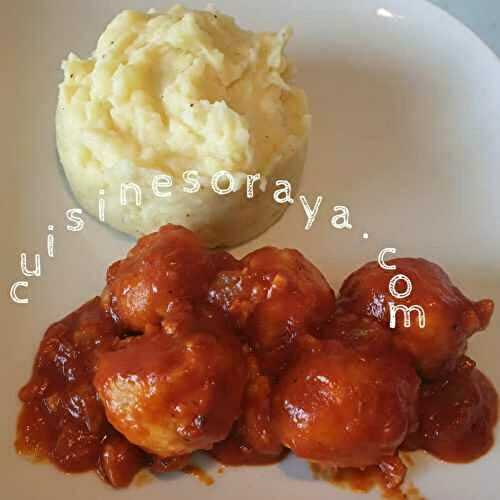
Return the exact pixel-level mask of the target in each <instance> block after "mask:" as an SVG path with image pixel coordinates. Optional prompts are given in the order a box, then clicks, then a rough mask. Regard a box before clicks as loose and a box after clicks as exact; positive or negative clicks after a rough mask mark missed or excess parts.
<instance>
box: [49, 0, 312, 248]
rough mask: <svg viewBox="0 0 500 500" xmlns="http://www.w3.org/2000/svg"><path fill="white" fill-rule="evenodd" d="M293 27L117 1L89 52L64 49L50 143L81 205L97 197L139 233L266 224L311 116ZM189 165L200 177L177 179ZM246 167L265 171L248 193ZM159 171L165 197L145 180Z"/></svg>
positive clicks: (220, 230) (251, 228)
mask: <svg viewBox="0 0 500 500" xmlns="http://www.w3.org/2000/svg"><path fill="white" fill-rule="evenodd" d="M289 37H290V30H289V29H288V28H285V29H283V30H281V31H280V32H279V33H252V32H249V31H244V30H242V29H240V28H239V27H238V26H237V25H236V24H235V22H234V20H233V19H232V18H230V17H227V16H225V15H222V14H220V13H219V12H217V11H203V12H202V11H190V10H187V9H185V8H183V7H181V6H175V7H173V8H171V9H170V10H169V11H168V12H166V13H156V12H150V13H147V14H146V13H142V12H136V11H125V12H122V13H121V14H119V15H118V16H117V17H116V18H115V19H114V20H113V21H112V22H111V24H110V25H109V26H108V27H107V28H106V30H105V31H104V33H103V34H102V35H101V37H100V39H99V41H98V44H97V49H96V50H95V52H94V54H93V55H92V57H91V58H89V59H80V58H78V57H77V56H75V55H74V54H70V56H69V57H68V59H67V60H66V61H65V62H64V63H63V69H64V82H63V83H62V84H61V85H60V92H59V103H58V109H57V117H56V128H57V145H58V150H59V155H60V159H61V161H62V164H63V166H64V169H65V172H66V175H67V177H68V180H69V183H70V185H71V188H72V190H73V192H74V194H75V195H76V197H77V199H78V200H79V202H80V203H81V205H82V206H83V208H85V209H86V210H87V211H89V212H90V213H92V214H94V215H97V213H98V207H99V199H100V198H101V199H104V200H105V202H106V205H105V206H106V211H105V221H106V222H107V223H108V224H110V225H111V226H113V227H115V228H117V229H119V230H121V231H124V232H126V233H129V234H132V235H135V236H139V235H142V234H145V233H149V232H151V231H153V230H155V229H157V228H158V227H159V226H161V225H163V224H165V223H167V222H170V223H175V224H181V225H184V226H186V227H188V228H190V229H192V230H195V231H197V232H199V233H200V234H201V235H202V236H203V237H204V238H205V240H206V241H207V243H208V244H210V245H211V246H220V245H234V244H237V243H239V242H242V241H244V240H247V239H249V238H251V237H253V236H255V235H257V234H258V233H260V232H262V231H263V230H265V229H266V228H267V227H269V226H270V225H271V224H273V223H274V222H275V221H276V220H277V219H278V217H279V216H280V215H281V213H282V212H283V210H284V209H285V206H286V205H279V204H276V203H275V202H274V201H273V198H272V193H271V192H270V191H272V189H271V190H270V189H269V188H270V187H273V185H272V183H273V181H274V180H275V179H277V178H280V179H287V180H289V181H290V182H291V184H292V186H293V187H295V185H296V184H297V183H298V180H299V178H300V175H301V172H302V169H303V165H304V158H305V151H306V146H307V136H308V130H309V123H310V117H309V115H308V110H307V102H306V98H305V95H304V93H303V91H302V90H299V89H297V88H295V87H293V86H292V85H291V84H290V78H291V73H292V71H291V66H290V64H289V63H288V61H287V59H286V57H285V56H284V55H283V51H284V48H285V45H286V43H287V41H288V39H289ZM190 170H194V171H196V172H197V173H198V177H199V180H200V184H201V189H200V190H199V191H198V192H197V193H195V194H193V193H189V192H186V191H187V190H186V189H185V187H186V185H185V183H184V182H183V174H184V173H185V172H186V171H190ZM222 170H224V171H226V172H229V173H231V175H233V176H234V178H235V179H236V183H235V190H234V191H232V192H231V193H229V194H226V195H220V194H217V193H215V192H214V191H213V190H212V189H211V188H210V186H211V184H210V181H211V178H212V176H213V175H214V174H216V173H217V172H220V171H222ZM248 174H261V181H264V182H262V183H261V186H260V189H259V188H258V186H259V183H257V184H256V189H255V194H254V197H253V199H248V198H247V193H246V189H244V185H245V181H246V179H247V175H248ZM158 175H163V176H165V175H167V176H169V177H170V178H171V179H172V186H171V187H170V186H169V187H170V189H168V190H163V192H162V193H163V194H162V196H158V195H157V194H155V190H153V189H152V184H153V183H154V179H155V177H157V176H158ZM124 183H134V184H135V186H136V187H135V188H134V189H135V191H137V188H139V189H140V192H141V199H140V206H138V204H137V203H135V202H134V201H133V200H131V199H128V201H127V203H126V204H125V205H124V203H123V201H124V200H123V197H122V200H121V201H120V192H121V190H122V189H123V188H122V185H123V184H124ZM265 186H267V192H265V191H266V190H265ZM156 191H158V190H156ZM166 192H168V194H165V193H166Z"/></svg>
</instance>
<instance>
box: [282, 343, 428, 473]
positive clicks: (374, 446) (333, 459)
mask: <svg viewBox="0 0 500 500" xmlns="http://www.w3.org/2000/svg"><path fill="white" fill-rule="evenodd" d="M419 387H420V380H419V378H418V377H417V374H416V373H415V370H414V369H413V368H412V366H411V365H410V363H409V362H408V360H407V358H406V356H402V355H400V354H398V353H396V352H394V351H386V352H383V353H380V354H376V355H375V356H373V357H368V356H367V355H366V353H361V352H357V351H354V350H352V349H347V348H346V347H345V346H343V345H342V344H341V343H340V342H336V341H325V342H324V343H323V344H322V345H321V348H320V349H319V350H316V351H312V352H305V353H303V354H302V355H301V357H300V358H299V359H298V361H297V362H296V363H294V364H292V366H291V367H290V368H289V369H288V370H287V372H286V373H285V375H284V376H283V377H282V378H281V380H280V382H279V384H278V387H277V390H276V392H275V396H274V411H275V415H276V419H277V420H276V427H277V429H278V433H279V436H280V438H281V441H282V442H283V443H284V444H285V445H286V446H287V447H289V448H290V449H291V450H292V451H293V452H294V453H295V454H296V455H297V456H299V457H302V458H305V459H307V460H309V461H314V462H320V463H322V464H327V465H330V466H334V467H358V468H359V467H366V466H369V465H374V464H379V463H380V462H382V461H383V460H384V458H386V457H388V456H392V455H394V454H395V453H396V452H397V449H398V447H399V446H400V445H401V443H402V442H403V441H404V439H405V437H406V436H407V434H408V432H410V431H413V430H415V428H416V425H417V420H416V402H417V399H418V390H419Z"/></svg>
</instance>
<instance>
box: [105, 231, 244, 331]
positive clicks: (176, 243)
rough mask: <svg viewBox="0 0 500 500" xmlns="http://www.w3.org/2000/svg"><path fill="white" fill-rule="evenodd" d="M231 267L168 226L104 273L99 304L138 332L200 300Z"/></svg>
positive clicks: (186, 234)
mask: <svg viewBox="0 0 500 500" xmlns="http://www.w3.org/2000/svg"><path fill="white" fill-rule="evenodd" d="M233 262H235V260H234V259H233V258H232V257H231V255H229V254H228V253H226V252H210V251H209V250H208V249H206V248H205V247H204V246H203V245H202V243H201V241H200V239H199V238H198V237H197V236H196V235H195V234H194V233H192V232H191V231H188V230H187V229H184V228H183V227H180V226H173V225H167V226H164V227H162V228H161V229H160V230H159V231H158V232H156V233H152V234H149V235H147V236H144V237H143V238H141V239H140V240H139V241H138V242H137V245H136V246H135V247H134V248H132V250H130V252H129V253H128V255H127V257H126V258H125V259H123V260H119V261H117V262H115V263H114V264H112V265H111V266H110V267H109V269H108V272H107V286H106V288H105V290H104V292H103V294H102V300H103V304H104V306H105V308H106V309H107V310H109V311H110V313H111V314H112V315H113V316H114V317H115V318H116V319H118V320H119V321H120V323H121V324H123V325H124V326H125V327H126V328H127V329H129V330H133V331H137V332H143V331H144V330H145V328H146V326H147V325H156V324H159V323H160V322H161V321H162V320H164V319H165V318H166V317H168V315H169V312H170V310H171V308H172V306H173V305H174V304H179V303H180V304H188V305H189V304H191V303H192V302H193V301H197V300H199V299H201V298H204V296H205V295H206V292H207V289H208V285H209V283H210V281H211V280H212V279H213V278H214V277H215V274H216V273H217V271H218V270H219V268H225V269H229V268H231V266H232V265H234V264H233Z"/></svg>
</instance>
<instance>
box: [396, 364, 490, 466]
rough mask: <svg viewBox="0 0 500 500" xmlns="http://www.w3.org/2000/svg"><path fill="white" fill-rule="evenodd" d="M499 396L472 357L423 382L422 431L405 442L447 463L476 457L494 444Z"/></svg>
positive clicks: (461, 461)
mask: <svg viewBox="0 0 500 500" xmlns="http://www.w3.org/2000/svg"><path fill="white" fill-rule="evenodd" d="M497 417H498V395H497V392H496V390H495V388H494V386H493V385H492V384H491V382H490V381H489V380H488V379H487V378H486V377H485V376H484V375H483V374H482V373H481V372H480V371H479V370H478V369H477V368H476V367H475V363H474V362H473V361H472V360H470V359H469V358H463V359H462V361H461V362H460V363H459V366H458V368H457V370H456V371H455V372H453V373H452V374H451V375H449V376H448V377H446V378H444V379H443V380H440V381H437V382H434V383H431V384H424V385H423V387H422V390H421V394H420V401H419V421H420V426H419V430H418V431H417V432H416V433H415V434H413V435H411V436H410V437H409V438H408V439H407V442H406V443H405V448H407V449H412V450H415V449H419V448H421V449H424V450H427V451H428V452H430V453H432V454H433V455H435V456H436V457H439V458H440V459H442V460H445V461H447V462H457V463H466V462H472V461H473V460H476V459H477V458H479V457H480V456H482V455H484V454H485V453H487V452H488V451H489V450H490V448H491V447H492V446H493V442H494V435H493V429H494V427H495V424H496V422H497Z"/></svg>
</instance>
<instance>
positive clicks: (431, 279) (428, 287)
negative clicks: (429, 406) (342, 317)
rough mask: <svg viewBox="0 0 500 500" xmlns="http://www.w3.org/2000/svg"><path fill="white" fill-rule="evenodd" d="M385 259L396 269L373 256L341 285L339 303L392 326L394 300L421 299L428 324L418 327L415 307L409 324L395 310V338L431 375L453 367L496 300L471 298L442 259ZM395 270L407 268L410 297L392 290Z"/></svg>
mask: <svg viewBox="0 0 500 500" xmlns="http://www.w3.org/2000/svg"><path fill="white" fill-rule="evenodd" d="M387 264H388V265H395V266H396V269H395V270H385V269H382V268H381V267H380V266H379V265H378V263H377V262H370V263H368V264H365V265H364V266H363V267H361V268H360V269H358V270H357V271H355V272H354V273H352V274H351V275H350V276H349V277H348V278H347V279H346V280H345V281H344V284H343V285H342V288H341V290H340V295H339V299H338V306H339V309H341V310H342V311H344V312H354V313H357V314H361V315H364V316H369V317H372V318H375V319H376V320H378V321H380V322H381V323H382V324H383V325H384V326H389V304H390V303H391V302H393V303H394V304H396V305H405V306H408V307H411V306H412V305H420V306H421V307H422V308H423V309H424V311H425V316H426V324H425V327H424V328H420V326H419V322H418V321H417V317H416V313H411V314H412V322H411V326H410V327H405V326H404V323H403V318H402V313H401V312H399V313H397V314H398V316H397V317H396V320H397V321H396V328H395V330H394V333H395V335H394V336H393V337H394V343H395V344H396V345H397V346H398V347H399V348H400V349H402V350H404V351H406V352H408V353H410V354H411V355H412V356H413V358H414V360H415V363H416V366H417V368H418V370H419V373H420V374H421V375H422V376H423V377H424V378H426V379H430V380H432V379H436V378H439V377H441V376H442V375H443V374H446V373H449V372H450V371H452V370H453V369H454V368H455V365H456V362H457V360H458V359H460V357H461V356H462V355H463V354H464V353H465V350H466V348H467V339H468V338H469V337H470V336H471V335H473V334H474V333H476V332H478V331H481V330H484V329H485V328H486V327H487V326H488V323H489V321H490V318H491V315H492V314H493V308H494V305H493V302H492V301H491V300H481V301H479V302H472V301H470V300H469V299H468V298H466V297H465V296H464V295H463V293H462V292H461V291H460V290H459V289H458V288H457V287H455V286H454V285H453V283H452V282H451V280H450V278H449V276H448V275H447V274H446V273H445V272H444V271H443V270H442V269H441V268H440V267H439V266H438V265H436V264H433V263H432V262H429V261H427V260H424V259H412V258H401V259H393V260H390V261H388V262H387ZM396 274H404V275H406V276H407V277H408V278H409V279H410V280H411V282H412V285H413V289H412V292H411V294H410V295H409V296H408V297H407V298H404V299H397V298H394V297H393V296H392V295H391V294H390V292H389V282H390V280H391V278H392V277H393V276H395V275H396ZM396 290H397V291H399V292H404V291H405V285H404V284H403V283H402V282H400V283H399V287H396Z"/></svg>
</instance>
